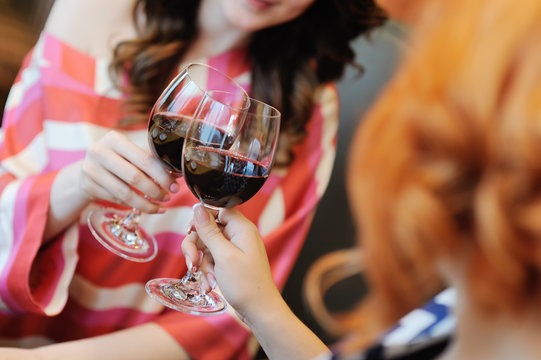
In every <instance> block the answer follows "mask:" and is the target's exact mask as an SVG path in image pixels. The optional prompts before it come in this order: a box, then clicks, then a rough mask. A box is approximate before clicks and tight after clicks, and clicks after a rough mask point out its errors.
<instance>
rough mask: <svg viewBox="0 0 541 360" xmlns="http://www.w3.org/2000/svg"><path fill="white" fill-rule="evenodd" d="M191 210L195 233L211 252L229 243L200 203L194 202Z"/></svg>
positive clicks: (212, 217)
mask: <svg viewBox="0 0 541 360" xmlns="http://www.w3.org/2000/svg"><path fill="white" fill-rule="evenodd" d="M193 210H194V219H193V224H194V226H195V230H196V231H197V235H198V236H199V239H200V240H201V241H203V243H204V244H205V246H206V247H207V248H208V249H209V250H210V252H211V253H215V252H216V251H220V249H224V246H230V245H231V244H230V242H229V241H228V240H227V239H226V238H225V236H224V235H223V233H222V231H221V230H220V228H219V227H218V224H217V223H216V220H215V219H214V216H213V215H212V214H211V213H210V212H209V211H208V210H207V209H205V207H204V206H203V205H202V204H200V203H199V204H196V205H195V206H194V207H193Z"/></svg>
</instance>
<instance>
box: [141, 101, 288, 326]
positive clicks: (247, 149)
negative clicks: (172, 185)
mask: <svg viewBox="0 0 541 360" xmlns="http://www.w3.org/2000/svg"><path fill="white" fill-rule="evenodd" d="M216 96H219V94H217V93H216V92H209V93H207V95H206V96H205V99H203V101H202V102H201V104H200V108H199V110H198V115H197V116H196V120H195V121H193V122H192V124H191V126H190V128H189V130H188V132H187V133H186V139H185V141H184V150H183V155H182V158H183V161H182V169H183V173H184V180H185V182H186V184H187V185H188V187H189V188H190V190H191V191H192V193H193V194H194V195H195V196H196V197H197V198H198V199H199V201H201V203H203V205H205V206H206V207H208V208H211V209H215V210H218V209H221V208H230V207H234V206H237V205H240V204H242V203H244V202H245V201H248V200H249V199H251V198H252V197H253V196H254V195H255V194H256V193H257V192H258V191H259V189H261V187H262V186H263V184H264V183H265V180H266V179H267V178H268V176H269V174H270V171H271V168H272V165H273V162H274V153H275V150H276V145H277V141H278V135H279V132H280V118H281V115H280V112H279V111H278V110H277V109H275V108H274V107H272V106H270V105H268V104H265V103H263V102H261V101H258V100H256V99H250V107H249V109H248V110H247V111H246V113H245V115H244V117H240V116H237V117H236V118H234V117H232V116H231V114H230V113H229V111H223V110H220V108H221V107H220V106H217V105H216V102H215V101H214V100H213V98H215V97H216ZM232 119H235V121H231V120H232ZM200 277H201V273H200V271H199V270H195V271H194V268H192V269H188V272H187V273H186V275H185V276H184V277H183V278H182V279H181V280H178V279H170V278H161V279H154V280H151V281H149V282H148V283H147V284H146V289H147V292H148V293H149V294H150V295H151V296H152V297H154V298H155V299H156V300H158V301H159V302H161V303H162V304H164V305H166V306H168V307H170V308H172V309H175V310H178V311H183V312H187V313H191V314H197V315H214V314H220V313H222V312H223V311H224V310H225V309H226V302H225V300H223V298H222V297H221V296H219V295H218V294H217V293H216V292H214V291H212V292H210V293H205V292H203V291H201V285H200V283H199V280H200Z"/></svg>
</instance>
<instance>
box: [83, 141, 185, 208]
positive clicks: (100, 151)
mask: <svg viewBox="0 0 541 360" xmlns="http://www.w3.org/2000/svg"><path fill="white" fill-rule="evenodd" d="M79 184H80V187H81V189H82V190H83V192H84V193H85V194H86V196H87V197H88V198H89V199H90V200H107V201H111V202H114V203H118V204H121V205H126V206H129V207H133V208H137V209H139V210H141V211H143V212H146V213H157V212H161V207H160V204H159V203H158V202H160V201H167V200H168V199H169V195H168V191H172V192H176V191H178V185H177V183H176V181H175V178H174V177H173V176H172V175H170V174H169V173H168V172H167V171H166V170H165V168H164V167H163V166H162V165H161V163H160V161H159V160H158V159H156V158H154V157H153V156H152V155H151V154H149V153H148V152H146V151H145V150H143V149H141V148H140V147H138V146H137V145H135V144H134V143H133V142H131V141H130V140H129V139H128V138H127V137H126V136H125V135H123V134H120V133H118V132H116V131H111V132H109V133H107V134H106V135H105V136H104V137H103V138H102V139H101V140H100V141H98V142H97V143H95V144H94V145H92V147H90V149H89V150H88V152H87V155H86V158H85V159H84V161H83V163H82V166H81V176H80V181H79ZM135 189H137V190H135ZM166 189H167V190H166Z"/></svg>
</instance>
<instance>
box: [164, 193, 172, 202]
mask: <svg viewBox="0 0 541 360" xmlns="http://www.w3.org/2000/svg"><path fill="white" fill-rule="evenodd" d="M169 200H171V196H170V195H169V194H165V195H164V197H163V198H162V201H169Z"/></svg>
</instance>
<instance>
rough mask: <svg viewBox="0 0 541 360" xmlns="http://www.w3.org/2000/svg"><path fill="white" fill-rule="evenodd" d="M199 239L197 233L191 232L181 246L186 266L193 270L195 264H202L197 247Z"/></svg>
mask: <svg viewBox="0 0 541 360" xmlns="http://www.w3.org/2000/svg"><path fill="white" fill-rule="evenodd" d="M198 239H199V238H198V236H197V232H195V231H191V232H190V233H189V234H188V235H186V237H185V238H184V240H183V241H182V244H181V245H180V247H181V250H182V254H184V257H185V258H186V266H187V267H188V269H191V268H192V266H193V264H196V265H197V264H199V262H200V257H199V248H198V246H197V243H198Z"/></svg>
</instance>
